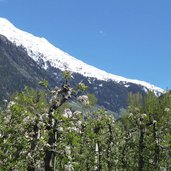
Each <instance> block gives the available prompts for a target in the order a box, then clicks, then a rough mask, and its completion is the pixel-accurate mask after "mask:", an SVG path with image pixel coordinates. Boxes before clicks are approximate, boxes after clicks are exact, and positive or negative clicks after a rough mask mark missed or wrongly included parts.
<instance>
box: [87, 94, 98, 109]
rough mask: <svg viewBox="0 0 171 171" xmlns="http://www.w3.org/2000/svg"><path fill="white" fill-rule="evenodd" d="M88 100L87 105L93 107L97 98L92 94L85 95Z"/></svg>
mask: <svg viewBox="0 0 171 171" xmlns="http://www.w3.org/2000/svg"><path fill="white" fill-rule="evenodd" d="M87 96H88V99H89V105H90V106H95V105H96V104H97V98H96V96H95V95H94V94H87Z"/></svg>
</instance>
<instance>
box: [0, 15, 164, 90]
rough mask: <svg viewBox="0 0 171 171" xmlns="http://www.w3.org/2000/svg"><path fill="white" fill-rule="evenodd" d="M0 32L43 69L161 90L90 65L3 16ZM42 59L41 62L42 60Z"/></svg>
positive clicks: (0, 19)
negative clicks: (21, 48) (53, 69)
mask: <svg viewBox="0 0 171 171" xmlns="http://www.w3.org/2000/svg"><path fill="white" fill-rule="evenodd" d="M0 34H1V35H4V36H5V37H6V38H7V39H8V40H10V41H11V42H12V43H14V44H15V45H16V46H22V47H24V48H25V49H26V51H27V53H28V55H29V56H30V57H32V59H33V60H35V61H36V62H37V63H39V62H41V64H42V67H43V68H44V69H48V67H49V64H50V66H52V67H54V68H58V69H60V70H62V71H63V70H66V69H67V70H70V71H72V72H74V73H78V74H81V75H83V76H85V77H90V78H96V79H97V80H102V81H109V80H112V81H114V82H117V83H122V84H123V85H124V86H125V87H128V86H129V84H128V83H133V84H137V85H140V86H142V87H143V89H144V90H145V91H147V90H151V91H155V92H158V93H160V92H163V90H162V89H161V88H159V87H156V86H154V85H152V84H149V83H147V82H144V81H139V80H133V79H127V78H124V77H121V76H117V75H113V74H110V73H107V72H105V71H102V70H100V69H97V68H95V67H93V66H91V65H88V64H85V63H84V62H82V61H80V60H78V59H76V58H74V57H72V56H71V55H69V54H67V53H65V52H63V51H62V50H60V49H58V48H56V47H55V46H53V45H52V44H51V43H49V42H48V41H47V40H46V39H45V38H39V37H36V36H34V35H32V34H30V33H27V32H24V31H22V30H20V29H18V28H16V27H15V26H14V25H13V24H12V23H10V22H9V21H8V20H6V19H4V18H0ZM42 60H43V62H42Z"/></svg>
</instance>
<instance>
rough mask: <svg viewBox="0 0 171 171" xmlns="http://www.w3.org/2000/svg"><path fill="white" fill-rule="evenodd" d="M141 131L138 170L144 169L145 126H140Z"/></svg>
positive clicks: (142, 170)
mask: <svg viewBox="0 0 171 171" xmlns="http://www.w3.org/2000/svg"><path fill="white" fill-rule="evenodd" d="M139 131H140V137H139V149H138V151H139V164H138V168H139V169H138V170H139V171H144V156H143V152H144V148H145V146H144V134H145V128H144V126H143V125H140V128H139Z"/></svg>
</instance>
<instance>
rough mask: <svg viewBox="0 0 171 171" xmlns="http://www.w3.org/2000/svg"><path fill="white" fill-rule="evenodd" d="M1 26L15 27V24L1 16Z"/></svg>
mask: <svg viewBox="0 0 171 171" xmlns="http://www.w3.org/2000/svg"><path fill="white" fill-rule="evenodd" d="M1 26H10V27H11V26H12V27H14V25H13V24H12V23H11V22H10V21H9V20H7V19H6V18H2V17H0V27H1Z"/></svg>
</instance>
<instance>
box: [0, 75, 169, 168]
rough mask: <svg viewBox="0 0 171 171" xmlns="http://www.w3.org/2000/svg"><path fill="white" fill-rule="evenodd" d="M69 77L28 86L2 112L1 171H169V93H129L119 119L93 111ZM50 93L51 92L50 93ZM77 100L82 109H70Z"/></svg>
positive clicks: (81, 88)
mask: <svg viewBox="0 0 171 171" xmlns="http://www.w3.org/2000/svg"><path fill="white" fill-rule="evenodd" d="M69 78H70V75H69V73H67V72H65V82H64V83H63V84H62V85H61V87H58V88H57V87H56V88H55V89H52V90H49V89H48V84H47V82H42V83H41V85H42V86H44V87H45V88H46V89H47V90H46V91H45V92H44V91H42V90H39V91H38V90H34V89H31V88H25V89H24V91H23V92H21V93H17V94H16V95H15V96H13V97H11V100H10V102H8V103H7V104H6V109H4V110H3V111H1V113H0V170H1V171H9V170H15V171H24V170H27V171H165V170H166V171H170V170H171V157H170V156H171V94H170V92H167V93H165V94H163V95H162V96H160V97H156V96H155V94H154V93H153V92H149V93H148V94H147V95H146V96H142V95H141V94H129V97H128V99H129V100H128V101H129V106H128V109H126V110H123V111H122V117H120V118H119V119H116V118H114V116H113V115H109V114H108V113H107V112H106V111H105V110H104V109H102V108H100V109H97V110H96V111H94V110H91V108H92V106H93V105H95V103H96V98H95V97H94V96H93V95H85V94H84V90H85V89H86V88H87V87H86V86H85V85H84V84H83V83H79V84H78V85H77V86H76V87H75V88H71V87H70V84H69V82H68V79H69ZM48 91H50V94H51V95H49V93H47V92H48ZM73 97H78V98H77V101H78V103H80V104H81V105H82V111H78V110H74V109H73V108H72V106H71V105H70V102H71V101H72V99H73Z"/></svg>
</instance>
